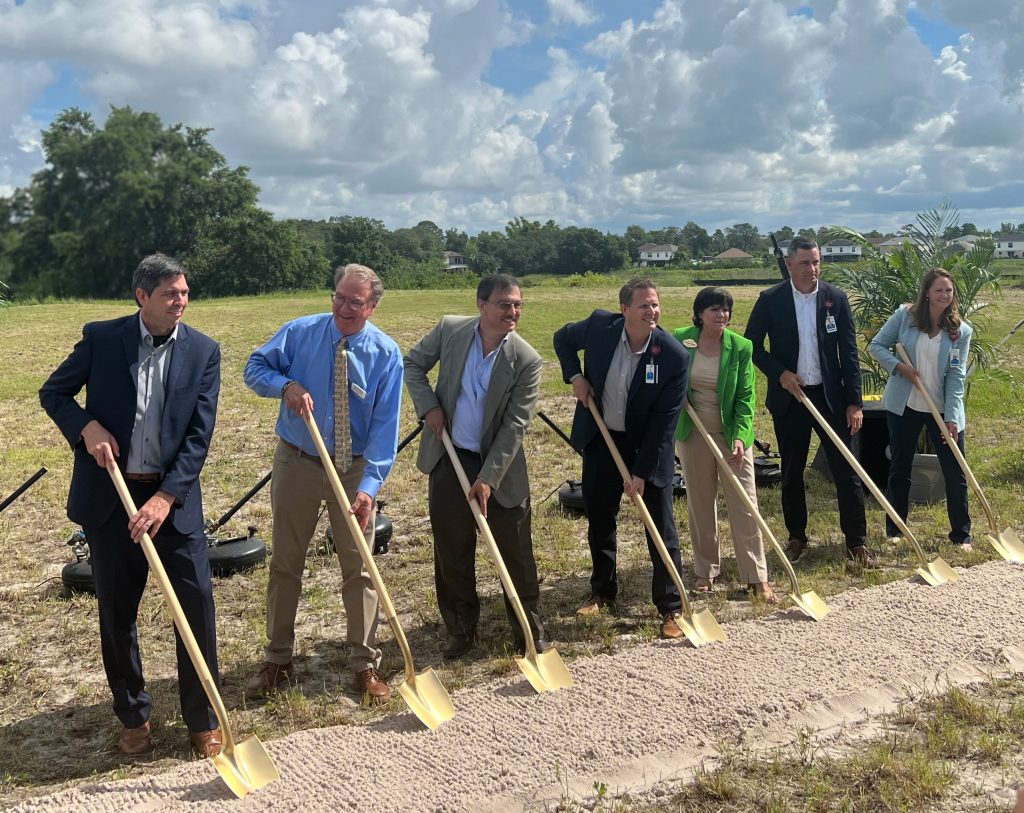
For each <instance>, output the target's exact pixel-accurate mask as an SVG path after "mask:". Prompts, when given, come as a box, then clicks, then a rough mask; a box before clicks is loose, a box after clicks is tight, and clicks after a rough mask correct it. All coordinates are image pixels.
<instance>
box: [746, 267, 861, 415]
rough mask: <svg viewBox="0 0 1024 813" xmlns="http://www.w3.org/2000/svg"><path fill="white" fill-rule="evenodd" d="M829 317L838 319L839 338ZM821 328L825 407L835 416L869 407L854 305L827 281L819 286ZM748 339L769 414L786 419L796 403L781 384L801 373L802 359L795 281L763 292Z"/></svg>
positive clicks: (819, 341) (818, 307)
mask: <svg viewBox="0 0 1024 813" xmlns="http://www.w3.org/2000/svg"><path fill="white" fill-rule="evenodd" d="M829 315H832V316H834V317H835V320H836V331H835V333H829V332H828V331H827V330H826V329H825V320H826V319H827V318H828V316H829ZM817 327H818V362H819V364H820V365H821V383H822V385H823V386H824V392H825V401H826V402H827V403H828V407H829V409H830V410H831V411H832V412H833V414H835V415H845V414H846V408H847V407H849V406H863V400H862V397H861V381H860V359H859V357H858V355H857V333H856V331H855V330H854V326H853V312H852V311H851V310H850V300H849V299H848V298H847V296H846V294H845V293H843V291H841V290H840V289H839V288H836V287H835V286H834V285H829V283H827V282H825V281H823V280H818V296H817ZM744 335H745V336H746V337H747V338H748V339H750V341H751V342H753V345H754V364H756V365H757V367H758V369H760V370H761V372H763V373H764V374H765V376H766V377H767V379H768V398H767V405H768V410H769V411H770V412H771V413H772V416H773V417H779V416H782V415H785V414H786V411H787V410H788V409H789V407H790V405H791V404H793V403H794V402H795V400H796V399H795V398H794V397H793V396H792V395H790V394H789V393H788V392H787V391H786V390H785V389H783V387H782V385H781V384H779V376H780V375H782V374H783V373H784V372H785V371H786V370H789V371H791V372H794V373H795V372H796V369H797V362H798V359H799V357H800V334H799V331H798V330H797V323H796V305H795V304H794V303H793V285H792V283H791V282H790V281H789V280H786V281H785V282H780V283H779V284H778V285H773V286H772V287H771V288H768V289H767V290H765V291H762V292H761V295H760V296H759V297H758V299H757V302H755V303H754V309H753V310H752V311H751V313H750V319H749V320H748V321H747V330H746V332H745V333H744ZM766 337H767V339H768V341H769V343H770V345H771V348H770V349H768V350H766V349H765V346H764V340H765V338H766Z"/></svg>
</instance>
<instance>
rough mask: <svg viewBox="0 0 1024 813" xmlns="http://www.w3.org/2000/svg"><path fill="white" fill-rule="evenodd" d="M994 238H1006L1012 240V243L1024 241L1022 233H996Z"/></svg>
mask: <svg viewBox="0 0 1024 813" xmlns="http://www.w3.org/2000/svg"><path fill="white" fill-rule="evenodd" d="M995 239H996V240H1007V241H1010V242H1014V243H1016V242H1017V241H1020V242H1022V243H1024V234H997V235H996V237H995Z"/></svg>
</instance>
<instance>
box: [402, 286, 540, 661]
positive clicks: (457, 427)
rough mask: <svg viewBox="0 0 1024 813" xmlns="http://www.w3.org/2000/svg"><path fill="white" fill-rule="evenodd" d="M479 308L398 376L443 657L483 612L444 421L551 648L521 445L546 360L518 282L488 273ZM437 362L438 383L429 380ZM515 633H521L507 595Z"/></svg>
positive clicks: (436, 333)
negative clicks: (412, 432)
mask: <svg viewBox="0 0 1024 813" xmlns="http://www.w3.org/2000/svg"><path fill="white" fill-rule="evenodd" d="M476 305H477V310H478V311H479V312H480V314H479V316H444V317H442V319H441V321H440V322H438V323H437V325H436V326H435V327H434V329H433V330H431V331H430V333H428V334H427V335H426V336H424V337H423V338H422V339H421V340H420V341H419V342H418V343H417V344H416V346H415V347H413V348H412V350H410V351H409V352H408V354H407V355H406V357H405V383H406V386H408V388H409V394H410V395H412V400H413V404H414V405H415V407H416V414H417V415H418V416H419V417H421V418H422V419H423V421H424V422H425V423H426V424H427V428H428V429H429V430H430V431H427V432H424V433H423V440H422V441H421V443H420V452H419V457H418V459H417V461H416V464H417V466H418V467H419V469H420V471H422V472H423V473H425V474H428V475H430V481H429V486H428V487H429V500H430V524H431V527H432V528H433V531H434V577H435V582H436V585H437V606H438V609H439V610H440V612H441V617H442V618H443V619H444V623H445V627H447V629H448V641H447V644H446V645H445V648H444V652H443V654H444V657H445V658H457V657H459V656H461V655H463V654H465V653H466V652H467V651H468V650H469V649H470V647H472V645H473V643H474V640H475V638H476V627H477V621H478V620H479V618H480V599H479V597H478V596H477V592H476V567H475V558H476V536H477V528H476V521H475V519H474V518H473V514H472V512H471V511H470V508H469V505H468V504H467V503H466V498H465V497H464V496H463V491H462V486H461V485H460V483H459V480H458V478H457V475H456V473H455V469H454V467H453V466H452V463H451V461H450V460H449V459H448V454H447V453H446V451H445V448H444V444H443V443H442V442H441V432H442V429H447V430H448V431H449V432H450V434H451V438H452V445H453V446H455V450H456V453H457V454H458V457H459V462H460V463H461V464H462V467H463V469H464V470H465V472H466V476H467V477H468V478H469V480H470V482H471V483H472V487H471V489H470V494H469V496H470V498H472V499H475V500H477V502H478V503H479V505H480V510H481V512H482V513H483V515H484V516H485V517H487V522H488V525H489V526H490V529H491V533H492V534H493V535H494V541H495V542H496V543H497V545H498V549H499V552H500V553H501V558H502V561H504V563H505V566H506V568H508V572H509V575H510V576H511V577H512V584H513V585H514V586H515V589H516V593H517V594H518V595H519V598H520V601H522V604H523V609H524V610H525V611H526V617H527V622H528V624H529V626H530V631H531V633H532V635H533V639H534V643H535V644H536V646H537V651H539V652H543V651H545V650H546V649H549V648H550V646H551V644H550V643H549V642H548V640H547V638H546V637H545V633H544V626H543V625H542V624H541V620H540V613H539V611H538V603H539V601H540V585H539V583H538V581H537V562H536V559H535V558H534V555H533V537H532V535H531V517H532V512H531V508H530V480H529V475H528V472H527V468H526V454H525V453H524V452H523V438H524V437H525V436H526V427H527V426H528V425H529V423H530V418H531V417H532V416H533V410H534V407H535V406H536V404H537V396H538V395H540V373H541V367H542V366H543V360H542V359H541V357H540V354H538V353H537V351H536V350H534V349H533V348H532V347H531V346H530V345H529V344H528V343H527V342H526V340H525V339H523V338H522V337H521V336H520V335H519V333H518V331H517V330H516V328H517V326H518V324H519V317H520V316H522V308H523V297H522V294H521V293H520V289H519V283H518V282H517V281H516V279H515V278H514V277H510V276H509V275H507V274H489V275H488V276H485V277H484V278H483V279H481V280H480V284H479V285H478V286H477V292H476ZM437 366H440V371H439V372H438V375H437V383H436V385H434V386H431V384H430V381H429V380H428V379H427V376H428V374H429V373H430V371H431V370H432V369H434V367H437ZM505 609H506V612H507V613H508V617H509V621H510V622H511V625H512V637H513V639H514V641H515V644H516V646H517V647H518V648H519V650H520V651H522V650H523V649H524V648H525V645H526V641H525V639H524V638H523V633H522V630H521V627H520V626H519V622H518V620H517V619H516V616H515V614H514V613H513V611H512V606H511V604H510V603H509V601H508V599H507V598H506V599H505Z"/></svg>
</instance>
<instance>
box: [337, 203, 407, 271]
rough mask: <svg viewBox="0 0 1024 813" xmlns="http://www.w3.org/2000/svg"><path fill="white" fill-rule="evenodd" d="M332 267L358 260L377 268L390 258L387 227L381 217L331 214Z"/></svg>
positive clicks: (386, 262)
mask: <svg viewBox="0 0 1024 813" xmlns="http://www.w3.org/2000/svg"><path fill="white" fill-rule="evenodd" d="M330 223H331V254H330V258H331V267H332V268H336V267H338V266H339V265H347V264H348V263H360V264H362V265H368V266H369V267H370V268H372V269H374V270H377V269H379V268H383V267H384V266H386V265H388V264H389V263H390V262H391V260H392V252H391V249H389V248H388V230H387V229H386V228H385V227H384V224H383V223H382V222H381V221H380V220H374V219H373V218H369V217H352V216H350V215H342V216H341V217H332V218H331V220H330Z"/></svg>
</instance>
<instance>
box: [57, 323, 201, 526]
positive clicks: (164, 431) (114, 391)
mask: <svg viewBox="0 0 1024 813" xmlns="http://www.w3.org/2000/svg"><path fill="white" fill-rule="evenodd" d="M140 333H141V331H140V329H139V314H138V312H135V313H133V314H131V315H130V316H124V317H121V318H120V319H112V320H110V321H106V322H90V323H89V324H87V325H85V327H84V328H82V338H81V339H80V340H79V342H78V343H77V344H76V345H75V347H74V349H73V350H72V351H71V355H69V356H68V357H67V358H66V359H65V360H64V362H63V363H62V364H61V365H60V366H59V367H58V368H57V369H56V370H54V372H53V374H52V375H51V376H50V377H49V378H48V379H47V380H46V383H45V384H43V386H42V388H41V389H40V390H39V401H40V403H41V404H42V405H43V409H45V410H46V414H47V415H49V416H50V418H51V419H52V420H53V422H54V423H55V424H57V427H58V428H59V429H60V431H61V432H62V433H63V435H64V437H65V438H67V441H68V443H69V444H71V447H72V449H73V450H74V454H75V464H74V472H73V474H72V477H71V491H70V493H69V494H68V518H69V519H70V520H71V521H72V522H77V523H78V524H79V525H82V526H87V527H95V526H97V525H100V524H101V523H103V522H105V521H106V520H107V519H108V518H109V517H110V515H111V513H112V512H113V511H114V509H115V508H116V507H117V506H118V505H120V499H119V498H118V496H117V491H116V490H115V489H114V484H113V482H112V481H111V479H110V475H109V474H107V472H106V470H105V469H103V468H101V467H100V466H98V465H97V464H96V460H95V458H94V457H93V456H92V455H91V454H89V452H88V451H86V449H85V444H84V443H83V442H82V438H81V434H82V429H84V428H85V425H86V424H88V423H89V422H90V421H92V420H97V421H99V423H100V425H101V426H103V427H104V428H105V429H106V430H107V431H108V432H110V434H112V435H113V436H114V438H115V440H117V445H118V449H119V451H120V456H119V457H118V458H117V464H118V467H119V468H120V469H121V471H122V472H123V471H124V464H125V460H126V459H127V457H128V448H129V445H130V444H131V438H132V428H133V427H134V424H135V402H136V382H135V379H134V378H133V377H132V374H131V367H132V365H133V364H136V363H137V362H138V360H139V340H140ZM82 387H85V390H86V392H85V407H84V408H83V407H82V406H81V405H80V404H79V403H78V402H77V401H76V400H75V396H76V395H78V393H79V392H80V391H81V389H82ZM219 392H220V347H219V345H218V344H217V342H215V341H214V340H213V339H211V338H210V337H209V336H206V335H204V334H202V333H200V332H199V331H198V330H193V329H191V328H189V327H188V326H187V325H184V324H179V326H178V336H177V339H176V340H175V343H174V351H173V352H172V353H171V364H170V369H169V370H168V371H167V383H166V385H165V401H164V412H163V423H162V426H161V430H160V454H161V458H162V461H161V465H162V468H163V471H164V476H163V480H162V481H161V483H160V490H161V491H165V492H167V493H168V494H170V495H172V496H173V497H174V501H175V503H174V507H173V508H172V509H171V512H170V514H169V515H168V517H167V520H166V521H167V522H170V523H171V524H172V525H173V526H174V527H175V528H176V529H177V530H178V531H179V532H181V533H183V534H188V533H191V532H193V531H195V530H197V529H199V528H202V527H203V498H202V492H201V491H200V488H199V472H200V471H201V470H202V468H203V463H204V462H205V461H206V454H207V452H208V451H209V448H210V439H211V437H212V436H213V426H214V422H215V420H216V415H217V396H218V394H219Z"/></svg>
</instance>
